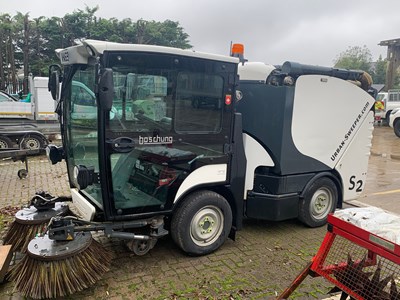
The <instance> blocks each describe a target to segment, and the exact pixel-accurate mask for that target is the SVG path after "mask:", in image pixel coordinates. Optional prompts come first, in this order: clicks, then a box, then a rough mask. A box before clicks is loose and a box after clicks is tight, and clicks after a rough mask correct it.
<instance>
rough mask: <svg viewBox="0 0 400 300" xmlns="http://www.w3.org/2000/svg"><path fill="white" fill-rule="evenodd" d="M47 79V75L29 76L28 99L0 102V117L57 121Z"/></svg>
mask: <svg viewBox="0 0 400 300" xmlns="http://www.w3.org/2000/svg"><path fill="white" fill-rule="evenodd" d="M48 80H49V79H48V78H47V77H32V76H29V78H28V83H29V84H28V87H29V94H28V95H29V97H28V99H26V101H2V102H0V118H3V119H4V118H7V119H10V118H11V119H21V120H34V121H57V120H58V119H57V114H56V113H55V108H56V107H55V102H54V101H53V99H52V97H51V95H50V93H49V91H48Z"/></svg>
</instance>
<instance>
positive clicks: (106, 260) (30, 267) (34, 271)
mask: <svg viewBox="0 0 400 300" xmlns="http://www.w3.org/2000/svg"><path fill="white" fill-rule="evenodd" d="M111 259H112V255H111V253H110V252H109V251H108V250H106V249H104V247H103V246H101V245H100V244H99V243H98V242H96V241H95V240H93V239H92V241H91V244H90V246H89V247H88V248H86V249H85V250H84V251H82V252H80V253H78V254H75V255H73V256H71V257H68V258H65V259H62V260H54V261H42V260H38V259H36V258H34V257H31V256H29V254H28V255H25V256H24V258H23V259H22V260H21V261H20V262H19V263H18V264H17V265H16V266H15V268H14V269H13V270H12V271H11V273H10V277H9V279H10V280H12V281H15V288H14V289H15V290H18V291H19V292H20V293H21V294H22V295H24V296H25V297H30V298H34V299H45V298H57V297H63V296H67V295H71V294H73V293H76V292H79V291H81V290H83V289H85V288H88V287H90V286H92V285H93V284H94V283H95V282H96V281H98V280H99V279H101V277H102V276H103V274H104V273H106V272H107V271H108V270H109V266H110V264H111Z"/></svg>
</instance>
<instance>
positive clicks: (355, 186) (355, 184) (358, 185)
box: [349, 175, 364, 192]
mask: <svg viewBox="0 0 400 300" xmlns="http://www.w3.org/2000/svg"><path fill="white" fill-rule="evenodd" d="M363 184H364V182H363V181H362V180H357V181H356V176H354V175H353V176H351V177H350V186H349V190H350V191H351V190H354V189H356V192H362V190H363V189H362V186H363Z"/></svg>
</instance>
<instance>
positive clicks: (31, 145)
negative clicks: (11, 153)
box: [24, 137, 40, 150]
mask: <svg viewBox="0 0 400 300" xmlns="http://www.w3.org/2000/svg"><path fill="white" fill-rule="evenodd" d="M24 146H25V147H24V148H25V149H29V150H36V149H40V141H39V140H38V139H36V138H32V137H31V138H27V139H25V140H24Z"/></svg>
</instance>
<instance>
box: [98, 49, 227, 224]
mask: <svg viewBox="0 0 400 300" xmlns="http://www.w3.org/2000/svg"><path fill="white" fill-rule="evenodd" d="M104 64H105V65H106V66H107V68H110V69H112V72H113V90H114V91H113V92H114V97H113V101H112V107H111V109H110V111H109V112H107V113H104V114H100V123H101V124H100V131H101V130H103V128H104V131H103V132H101V134H102V135H103V137H104V155H103V164H104V169H105V171H106V172H104V174H106V176H103V177H102V178H101V180H102V181H103V182H104V183H105V185H106V186H107V189H106V190H105V191H104V193H107V195H108V197H107V200H106V201H105V202H108V207H109V208H110V216H109V218H111V219H112V218H122V219H123V218H132V217H134V216H135V215H137V216H141V217H142V216H143V214H149V215H150V214H154V213H160V212H165V211H169V210H171V209H172V206H173V203H174V201H175V200H176V195H177V192H178V191H179V189H180V187H181V185H182V183H183V182H184V181H185V179H186V178H188V176H190V174H191V173H193V172H194V171H195V170H197V169H199V168H201V167H204V166H206V165H210V164H225V165H226V168H228V167H229V161H230V153H229V151H228V148H229V147H227V145H229V144H230V139H231V125H232V113H233V110H232V107H231V105H230V104H231V102H230V101H229V102H226V101H225V100H226V99H229V100H231V97H232V95H231V94H232V91H233V84H232V82H230V81H229V78H228V77H229V74H232V73H233V72H234V70H235V65H234V64H231V65H230V66H229V67H230V68H227V66H226V63H223V62H215V61H211V60H207V59H194V58H191V57H182V56H177V55H166V54H157V53H142V52H141V53H136V52H119V53H115V52H109V53H106V54H105V56H104ZM228 65H229V64H228ZM102 124H104V125H102ZM226 174H228V172H227V173H226ZM196 180H197V182H196ZM196 180H195V181H193V180H192V181H191V184H192V185H193V186H201V185H204V183H205V182H208V181H207V178H198V179H196ZM227 180H228V176H225V177H224V181H227ZM187 190H188V189H186V191H187ZM181 191H182V189H181ZM181 194H183V193H181Z"/></svg>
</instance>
